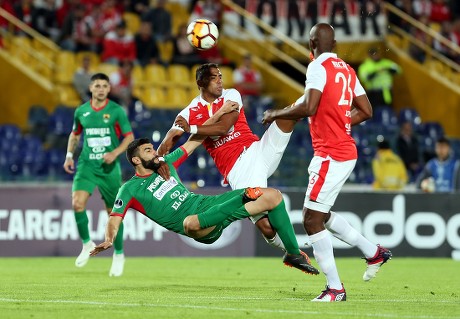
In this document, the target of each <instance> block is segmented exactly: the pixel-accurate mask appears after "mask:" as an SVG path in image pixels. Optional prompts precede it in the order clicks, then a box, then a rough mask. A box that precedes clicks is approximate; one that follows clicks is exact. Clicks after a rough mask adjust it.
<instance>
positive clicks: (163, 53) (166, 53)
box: [158, 41, 174, 63]
mask: <svg viewBox="0 0 460 319" xmlns="http://www.w3.org/2000/svg"><path fill="white" fill-rule="evenodd" d="M158 50H159V51H160V58H161V61H163V62H165V63H169V62H171V60H172V58H173V53H174V44H173V43H172V41H165V42H159V43H158Z"/></svg>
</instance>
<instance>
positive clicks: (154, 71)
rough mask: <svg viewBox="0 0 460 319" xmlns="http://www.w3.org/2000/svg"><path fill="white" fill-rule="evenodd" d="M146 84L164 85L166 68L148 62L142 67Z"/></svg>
mask: <svg viewBox="0 0 460 319" xmlns="http://www.w3.org/2000/svg"><path fill="white" fill-rule="evenodd" d="M144 79H145V85H146V86H156V87H165V86H166V85H167V77H166V69H165V67H164V66H162V65H159V64H149V65H147V66H146V67H145V69H144Z"/></svg>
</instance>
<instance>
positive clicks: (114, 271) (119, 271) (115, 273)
mask: <svg viewBox="0 0 460 319" xmlns="http://www.w3.org/2000/svg"><path fill="white" fill-rule="evenodd" d="M124 267H125V255H124V254H113V259H112V267H110V272H109V276H110V277H120V276H121V275H123V269H124Z"/></svg>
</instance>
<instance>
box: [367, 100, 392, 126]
mask: <svg viewBox="0 0 460 319" xmlns="http://www.w3.org/2000/svg"><path fill="white" fill-rule="evenodd" d="M371 121H372V122H374V123H376V124H379V125H382V126H397V125H398V118H397V116H396V114H395V112H394V111H393V108H391V107H390V106H386V105H385V106H379V107H375V108H374V115H373V117H372V120H371Z"/></svg>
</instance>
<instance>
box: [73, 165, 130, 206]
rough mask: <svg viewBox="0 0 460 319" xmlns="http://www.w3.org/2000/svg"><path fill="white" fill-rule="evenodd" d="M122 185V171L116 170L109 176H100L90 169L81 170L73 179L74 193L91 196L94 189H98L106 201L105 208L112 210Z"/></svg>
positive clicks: (78, 170) (108, 174)
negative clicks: (78, 192) (86, 193)
mask: <svg viewBox="0 0 460 319" xmlns="http://www.w3.org/2000/svg"><path fill="white" fill-rule="evenodd" d="M121 184H122V179H121V171H120V169H114V170H112V172H110V173H107V174H100V173H95V172H94V171H93V170H90V169H81V168H79V169H77V172H76V173H75V176H74V179H73V184H72V192H75V191H86V192H88V193H89V194H90V195H91V194H92V193H93V191H94V188H96V187H97V188H98V189H99V192H100V193H101V196H102V199H103V200H104V203H105V207H107V208H112V207H113V203H114V202H115V199H116V196H117V193H118V189H119V188H120V187H121Z"/></svg>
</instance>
